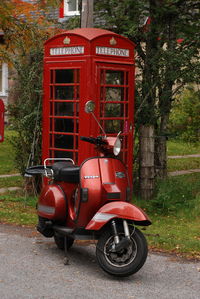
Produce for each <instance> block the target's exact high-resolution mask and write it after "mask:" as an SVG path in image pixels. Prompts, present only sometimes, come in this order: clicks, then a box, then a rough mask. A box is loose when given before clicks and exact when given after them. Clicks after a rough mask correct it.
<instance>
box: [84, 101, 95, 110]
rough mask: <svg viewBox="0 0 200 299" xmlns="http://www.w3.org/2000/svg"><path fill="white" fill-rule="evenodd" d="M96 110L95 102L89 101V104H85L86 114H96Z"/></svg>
mask: <svg viewBox="0 0 200 299" xmlns="http://www.w3.org/2000/svg"><path fill="white" fill-rule="evenodd" d="M94 109H95V102H93V101H88V102H87V103H86V104H85V112H86V113H92V112H94Z"/></svg>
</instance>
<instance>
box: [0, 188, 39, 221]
mask: <svg viewBox="0 0 200 299" xmlns="http://www.w3.org/2000/svg"><path fill="white" fill-rule="evenodd" d="M35 205H36V198H35V197H31V196H27V197H25V196H24V192H23V191H22V190H19V191H15V192H7V193H6V194H3V195H0V222H3V223H11V224H16V225H25V226H34V225H36V224H37V215H36V209H35Z"/></svg>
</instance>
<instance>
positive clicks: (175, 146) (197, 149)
mask: <svg viewBox="0 0 200 299" xmlns="http://www.w3.org/2000/svg"><path fill="white" fill-rule="evenodd" d="M167 154H168V156H177V155H179V156H183V155H193V154H200V143H195V144H192V143H185V142H183V141H181V140H169V141H168V142H167Z"/></svg>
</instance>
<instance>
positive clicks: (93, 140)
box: [80, 136, 107, 145]
mask: <svg viewBox="0 0 200 299" xmlns="http://www.w3.org/2000/svg"><path fill="white" fill-rule="evenodd" d="M80 139H81V140H82V141H86V142H89V143H92V144H95V145H105V144H107V142H106V141H105V140H102V137H101V136H100V137H97V138H94V137H84V136H81V137H80Z"/></svg>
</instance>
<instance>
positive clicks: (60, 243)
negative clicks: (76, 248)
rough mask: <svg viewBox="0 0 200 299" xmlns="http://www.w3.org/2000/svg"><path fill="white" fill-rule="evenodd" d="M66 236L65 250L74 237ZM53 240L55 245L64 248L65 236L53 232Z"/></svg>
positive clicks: (68, 247) (70, 245) (69, 246)
mask: <svg viewBox="0 0 200 299" xmlns="http://www.w3.org/2000/svg"><path fill="white" fill-rule="evenodd" d="M66 238H67V250H68V249H70V248H71V247H72V245H73V243H74V239H73V238H70V237H66ZM54 241H55V243H56V245H57V247H58V248H59V249H61V250H64V249H65V237H64V236H63V235H60V234H58V233H55V234H54Z"/></svg>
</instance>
